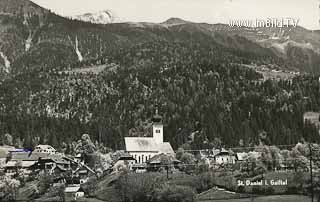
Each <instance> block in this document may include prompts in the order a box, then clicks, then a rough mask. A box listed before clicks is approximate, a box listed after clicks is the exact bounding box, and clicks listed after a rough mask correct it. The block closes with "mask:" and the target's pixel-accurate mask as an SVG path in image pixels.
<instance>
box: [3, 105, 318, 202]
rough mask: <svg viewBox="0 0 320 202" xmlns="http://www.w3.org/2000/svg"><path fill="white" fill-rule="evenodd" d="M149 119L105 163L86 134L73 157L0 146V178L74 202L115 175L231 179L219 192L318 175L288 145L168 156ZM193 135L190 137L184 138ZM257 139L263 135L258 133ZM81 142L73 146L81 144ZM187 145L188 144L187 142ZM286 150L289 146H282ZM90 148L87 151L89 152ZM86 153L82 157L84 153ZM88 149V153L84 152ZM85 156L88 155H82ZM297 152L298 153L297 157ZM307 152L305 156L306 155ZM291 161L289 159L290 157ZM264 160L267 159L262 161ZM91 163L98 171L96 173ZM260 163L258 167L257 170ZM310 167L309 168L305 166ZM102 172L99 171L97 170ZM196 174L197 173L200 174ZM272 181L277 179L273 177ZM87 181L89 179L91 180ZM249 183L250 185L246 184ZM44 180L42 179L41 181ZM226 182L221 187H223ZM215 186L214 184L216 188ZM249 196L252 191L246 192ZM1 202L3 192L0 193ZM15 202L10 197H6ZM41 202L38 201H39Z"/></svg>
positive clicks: (160, 130) (303, 148)
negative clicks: (36, 185)
mask: <svg viewBox="0 0 320 202" xmlns="http://www.w3.org/2000/svg"><path fill="white" fill-rule="evenodd" d="M318 116H319V114H318V113H314V112H308V113H305V116H304V121H305V122H308V123H309V122H311V123H313V124H314V125H316V126H317V127H318V128H319V126H320V124H319V120H317V118H318ZM151 120H152V136H151V137H125V138H124V142H125V150H118V151H114V152H111V153H109V154H108V155H107V156H108V157H107V158H104V159H103V160H101V157H98V158H99V160H97V156H96V155H95V153H94V151H93V149H92V148H94V144H93V143H92V142H91V140H90V137H89V135H87V134H84V135H82V140H81V141H82V147H83V148H82V150H80V152H78V153H77V154H76V155H74V156H73V155H66V154H64V153H62V152H58V151H57V150H56V149H55V148H53V147H52V146H50V145H37V146H36V147H35V148H34V149H23V148H14V147H12V146H7V145H5V146H2V147H1V148H0V149H1V153H0V154H1V158H0V173H1V177H2V178H3V179H6V180H9V181H10V179H11V180H17V181H18V182H19V181H25V182H26V181H32V180H35V179H39V177H43V176H46V177H49V178H50V181H49V182H48V185H47V186H48V187H51V188H54V187H59V186H61V185H63V190H62V191H61V192H62V194H63V200H62V201H77V200H78V199H81V198H83V197H85V196H90V194H91V193H88V192H90V191H92V189H83V187H86V186H88V185H87V184H90V183H92V182H94V183H96V182H97V179H100V178H103V177H105V176H112V175H115V174H119V173H120V174H121V173H128V172H130V173H136V174H144V173H164V175H165V176H166V177H167V179H169V178H170V176H171V175H174V174H177V173H185V174H188V175H195V174H197V173H199V172H211V173H215V174H217V173H219V175H221V173H224V174H223V175H229V174H230V173H232V175H234V176H237V177H238V178H237V181H235V182H234V183H232V182H231V183H230V184H229V185H226V184H225V186H223V185H221V187H224V188H228V186H229V188H230V187H234V186H235V185H234V184H236V188H235V189H236V191H237V190H238V188H239V187H240V188H241V187H250V186H251V187H257V186H262V185H264V186H270V185H282V186H288V179H287V178H285V179H281V177H280V178H279V177H278V178H277V179H269V182H267V180H265V179H264V178H261V177H258V178H257V177H256V176H259V175H262V176H263V175H264V174H265V175H267V173H270V172H272V173H286V176H288V173H289V175H291V174H290V173H293V174H292V175H295V174H294V173H297V172H302V173H303V172H304V173H306V175H307V176H308V175H309V172H310V169H312V171H313V172H314V173H318V172H319V167H318V162H317V161H316V162H311V160H310V165H309V154H310V152H309V151H307V149H308V147H307V146H308V145H307V144H305V143H298V144H297V145H293V146H294V148H293V149H292V151H288V150H285V149H279V148H278V147H276V146H267V145H263V143H261V145H260V147H252V148H248V147H243V148H241V147H239V148H223V147H220V148H212V149H202V150H184V149H183V148H179V149H178V150H177V151H174V150H173V148H172V146H171V144H170V142H165V141H164V134H165V133H164V124H163V122H162V117H161V116H160V115H159V112H158V110H156V112H155V115H154V116H153V118H152V119H151ZM195 135H196V132H195V133H192V134H191V135H190V139H192V138H194V136H195ZM260 135H261V136H263V135H266V134H260ZM81 141H79V142H80V143H81ZM189 141H192V140H189ZM284 146H291V145H284ZM90 147H92V148H90ZM313 148H314V150H315V151H314V154H315V155H316V156H317V155H319V154H320V147H319V145H316V144H314V145H313ZM84 150H86V152H84ZM90 150H92V151H90ZM88 151H89V152H88ZM297 152H298V153H299V154H297ZM308 152H309V154H307V153H308ZM293 157H295V158H293ZM268 158H269V159H268ZM97 161H99V163H100V164H102V165H103V166H100V167H99V168H98V169H97V166H96V164H97ZM262 164H264V165H262ZM310 166H313V167H310ZM101 168H102V169H101ZM201 170H202V171H201ZM278 176H281V174H280V175H278ZM92 179H95V180H94V181H92ZM239 179H243V180H239ZM248 179H251V180H253V181H251V180H248ZM45 180H48V178H45ZM224 183H226V182H224ZM217 185H218V186H219V184H217ZM19 186H21V184H20V182H19V183H17V187H15V186H13V187H11V188H13V189H12V190H15V188H18V187H19ZM251 191H252V189H251ZM1 194H2V197H4V195H5V194H8V193H1ZM9 195H12V196H11V197H12V198H13V199H15V197H16V193H9ZM40 201H41V200H40Z"/></svg>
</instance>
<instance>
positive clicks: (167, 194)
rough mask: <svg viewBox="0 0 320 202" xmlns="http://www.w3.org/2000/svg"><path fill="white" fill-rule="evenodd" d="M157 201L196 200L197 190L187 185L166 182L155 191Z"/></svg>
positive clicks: (185, 201) (191, 201)
mask: <svg viewBox="0 0 320 202" xmlns="http://www.w3.org/2000/svg"><path fill="white" fill-rule="evenodd" d="M153 199H154V201H155V202H194V201H195V191H194V190H193V189H192V188H190V187H187V186H179V185H169V184H165V185H163V186H162V187H160V188H158V189H156V190H155V192H154V196H153Z"/></svg>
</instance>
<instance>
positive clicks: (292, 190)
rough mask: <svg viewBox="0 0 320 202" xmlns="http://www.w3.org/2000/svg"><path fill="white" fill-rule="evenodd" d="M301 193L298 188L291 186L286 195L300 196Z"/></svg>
mask: <svg viewBox="0 0 320 202" xmlns="http://www.w3.org/2000/svg"><path fill="white" fill-rule="evenodd" d="M298 193H299V188H298V187H296V186H289V187H287V189H286V194H298Z"/></svg>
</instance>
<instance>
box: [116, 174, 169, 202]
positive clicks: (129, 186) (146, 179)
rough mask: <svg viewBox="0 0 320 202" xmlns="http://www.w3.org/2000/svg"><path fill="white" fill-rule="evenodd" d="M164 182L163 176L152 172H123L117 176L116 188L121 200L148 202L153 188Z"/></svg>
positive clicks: (150, 199)
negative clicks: (123, 173)
mask: <svg viewBox="0 0 320 202" xmlns="http://www.w3.org/2000/svg"><path fill="white" fill-rule="evenodd" d="M163 184H164V178H163V177H160V176H159V175H157V174H154V173H145V174H136V173H133V174H125V175H123V176H121V177H120V178H119V180H118V181H117V184H116V188H117V190H118V191H119V193H120V195H121V198H122V201H130V202H142V201H143V202H149V201H152V195H153V192H154V190H155V189H157V188H159V187H161V186H162V185H163Z"/></svg>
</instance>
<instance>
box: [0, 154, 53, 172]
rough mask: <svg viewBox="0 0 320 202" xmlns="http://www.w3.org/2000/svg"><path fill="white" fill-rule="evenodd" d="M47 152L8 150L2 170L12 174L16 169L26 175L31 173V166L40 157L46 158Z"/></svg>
mask: <svg viewBox="0 0 320 202" xmlns="http://www.w3.org/2000/svg"><path fill="white" fill-rule="evenodd" d="M47 156H48V154H44V153H34V152H15V151H10V153H9V154H8V158H7V160H8V161H7V163H6V164H5V165H4V170H5V173H6V174H7V175H13V174H14V173H16V172H17V171H18V170H20V171H22V172H23V173H24V174H26V175H28V174H30V173H31V167H32V165H34V164H35V163H36V162H37V161H38V160H39V159H40V158H46V157H47Z"/></svg>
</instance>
